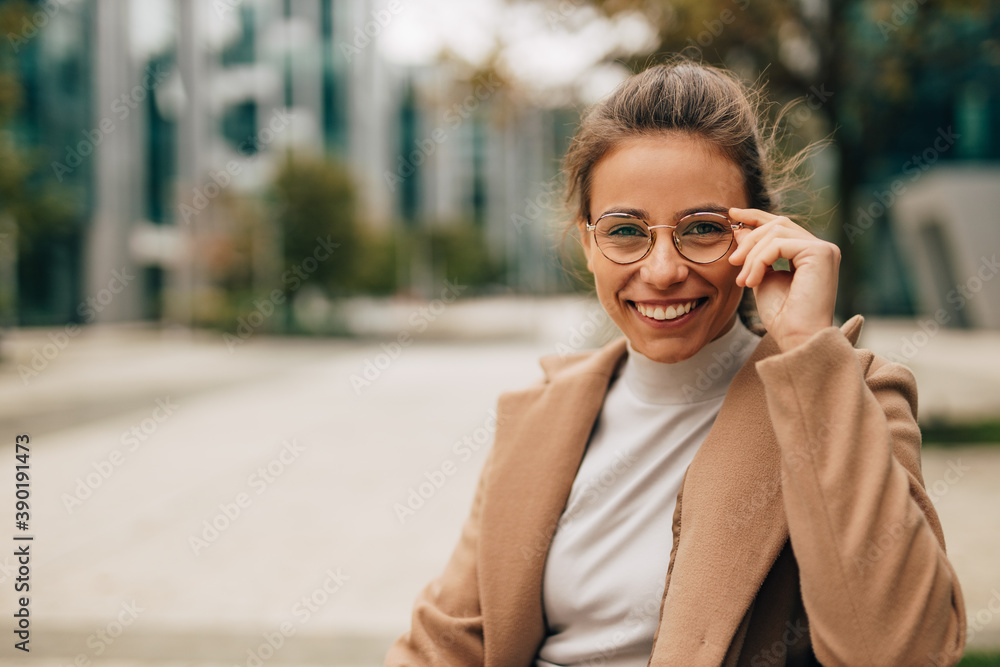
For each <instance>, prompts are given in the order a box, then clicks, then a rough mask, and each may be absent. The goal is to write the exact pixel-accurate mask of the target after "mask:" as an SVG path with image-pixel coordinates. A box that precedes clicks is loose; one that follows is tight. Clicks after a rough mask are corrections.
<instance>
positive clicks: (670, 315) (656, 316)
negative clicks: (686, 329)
mask: <svg viewBox="0 0 1000 667" xmlns="http://www.w3.org/2000/svg"><path fill="white" fill-rule="evenodd" d="M707 300H708V298H707V297H702V298H700V299H692V300H691V301H687V302H685V303H677V304H672V305H669V306H662V305H657V304H642V303H638V302H636V301H633V302H632V303H633V305H634V306H635V309H636V310H638V311H639V314H640V315H642V316H644V317H648V318H650V319H652V320H657V321H660V322H663V321H665V320H676V319H677V318H678V317H681V316H683V315H687V314H688V313H690V312H691V311H692V310H694V309H696V308H698V307H699V306H701V305H702V304H703V303H705V302H706V301H707Z"/></svg>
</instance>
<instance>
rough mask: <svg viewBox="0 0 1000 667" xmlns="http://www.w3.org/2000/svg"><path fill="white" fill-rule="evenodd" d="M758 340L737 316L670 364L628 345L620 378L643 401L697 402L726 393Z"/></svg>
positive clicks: (675, 403) (668, 402) (669, 403)
mask: <svg viewBox="0 0 1000 667" xmlns="http://www.w3.org/2000/svg"><path fill="white" fill-rule="evenodd" d="M759 342H760V338H758V337H757V336H756V335H755V334H753V333H752V332H751V331H750V330H749V329H747V328H746V326H744V325H743V322H741V321H740V319H739V318H738V317H737V318H736V322H735V324H733V326H732V327H731V328H730V329H729V331H727V332H726V333H725V334H723V335H722V336H720V337H719V338H717V339H715V340H713V341H711V342H710V343H708V344H707V345H705V346H704V347H703V348H701V349H700V350H698V352H696V353H695V354H694V356H692V357H689V358H688V359H684V360H683V361H678V362H676V363H673V364H664V363H660V362H658V361H653V360H652V359H650V358H649V357H646V356H645V355H643V354H641V353H639V352H636V351H635V350H634V349H632V344H631V343H629V345H628V359H627V360H626V362H625V366H624V368H623V370H622V374H621V378H620V379H621V380H622V381H623V382H624V383H625V385H626V386H627V387H628V388H629V390H630V391H631V392H632V393H633V394H634V395H635V396H636V398H638V399H639V400H640V401H643V402H644V403H652V404H655V405H677V404H683V403H697V402H698V401H704V400H707V399H710V398H717V397H719V396H722V395H724V394H725V393H726V391H727V390H728V388H729V383H730V382H731V381H732V379H733V377H734V376H735V375H736V373H737V371H739V370H740V367H741V366H743V364H744V363H745V362H746V360H747V359H749V358H750V355H751V353H753V351H754V348H756V347H757V343H759Z"/></svg>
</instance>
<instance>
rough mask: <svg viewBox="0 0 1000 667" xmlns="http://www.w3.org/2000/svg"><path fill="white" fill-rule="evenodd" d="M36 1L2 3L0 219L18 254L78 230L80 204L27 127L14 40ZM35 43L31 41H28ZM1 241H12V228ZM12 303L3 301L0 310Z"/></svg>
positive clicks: (16, 42)
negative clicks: (54, 172)
mask: <svg viewBox="0 0 1000 667" xmlns="http://www.w3.org/2000/svg"><path fill="white" fill-rule="evenodd" d="M30 11H32V6H31V5H29V4H28V3H26V2H22V1H18V0H15V1H14V2H5V3H0V35H4V36H5V38H4V39H2V40H0V222H3V223H5V224H7V225H12V226H13V233H14V235H15V236H16V239H17V254H18V255H21V254H24V253H25V252H28V251H30V250H31V249H32V248H33V247H35V246H36V245H37V244H38V243H40V242H41V241H43V240H47V239H51V238H52V237H54V236H60V235H65V234H67V233H68V232H70V231H71V230H72V226H73V222H74V219H75V213H76V212H77V211H76V207H75V206H74V205H73V204H72V198H70V197H67V193H66V189H65V188H64V187H61V186H60V185H59V184H58V183H57V182H56V181H55V178H54V176H53V175H52V173H51V171H50V170H49V169H48V168H47V166H46V168H43V165H44V155H43V154H42V153H43V151H42V149H41V148H40V147H36V146H33V145H31V144H30V143H29V142H28V141H27V139H26V136H25V135H26V133H25V132H24V129H23V127H22V125H23V124H22V122H21V121H22V119H21V117H20V116H21V112H22V107H23V102H24V96H25V90H24V85H23V83H22V72H21V68H22V62H21V61H20V60H19V51H20V50H22V49H23V48H24V46H23V45H22V44H21V42H22V41H25V40H23V39H21V40H18V39H12V38H11V36H15V37H16V36H17V35H19V34H20V33H21V31H22V29H23V25H24V22H25V21H26V20H27V17H28V14H29V12H30ZM28 46H29V47H30V44H29V45H28ZM0 233H3V234H4V235H5V236H4V237H3V238H0V243H5V242H10V241H11V240H12V239H10V238H7V237H8V236H9V235H10V234H11V232H7V231H2V232H0ZM7 307H10V304H0V312H3V311H4V309H5V308H7Z"/></svg>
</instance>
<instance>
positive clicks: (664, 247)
mask: <svg viewBox="0 0 1000 667" xmlns="http://www.w3.org/2000/svg"><path fill="white" fill-rule="evenodd" d="M654 233H655V234H656V239H655V242H654V243H653V247H652V249H650V251H649V254H648V255H646V256H645V257H644V258H643V259H642V261H641V262H640V266H639V278H640V279H641V280H642V281H643V282H645V283H647V284H648V285H650V286H652V287H655V288H656V289H666V288H668V287H670V286H671V285H676V284H677V283H681V282H684V281H685V280H686V279H687V277H688V268H689V267H688V264H687V261H686V260H685V259H684V258H683V257H681V254H680V253H679V252H678V251H677V247H676V246H675V245H674V237H673V235H672V234H671V233H670V230H669V229H661V230H657V231H656V232H654Z"/></svg>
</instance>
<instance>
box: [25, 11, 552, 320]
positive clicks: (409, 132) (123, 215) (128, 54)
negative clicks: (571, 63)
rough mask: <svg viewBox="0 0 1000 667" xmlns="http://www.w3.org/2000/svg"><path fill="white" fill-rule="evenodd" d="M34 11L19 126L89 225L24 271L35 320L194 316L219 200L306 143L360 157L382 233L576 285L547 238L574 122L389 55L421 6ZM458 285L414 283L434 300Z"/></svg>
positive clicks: (365, 195)
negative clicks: (385, 40)
mask: <svg viewBox="0 0 1000 667" xmlns="http://www.w3.org/2000/svg"><path fill="white" fill-rule="evenodd" d="M33 7H35V8H36V10H35V13H34V14H32V13H30V12H29V14H28V20H29V22H37V21H36V17H37V16H41V15H42V14H43V13H44V15H45V19H44V25H43V26H41V27H39V28H38V29H37V31H29V32H31V34H30V35H26V36H25V39H24V40H23V44H22V45H21V48H19V49H18V55H17V57H18V63H19V67H20V74H21V77H22V83H23V86H24V88H25V90H26V96H25V102H26V103H25V105H24V106H23V109H22V114H21V118H22V120H21V123H20V125H19V128H18V129H19V131H20V133H21V136H22V137H23V139H24V141H25V142H26V144H27V145H29V146H31V147H32V148H33V149H37V150H39V151H40V152H41V153H42V154H43V155H44V156H45V159H44V162H46V163H50V166H51V172H50V173H51V174H52V175H53V176H55V178H56V180H57V181H58V183H59V186H60V187H61V188H62V189H63V192H65V193H66V195H65V196H66V197H68V198H69V199H70V200H71V201H72V202H73V207H74V208H73V217H74V224H73V226H72V229H71V230H69V231H68V232H66V233H64V234H63V235H62V236H60V237H58V238H56V237H50V238H49V239H48V240H47V242H45V243H40V244H36V245H35V246H33V247H32V248H31V249H30V251H28V252H22V253H21V255H20V257H18V258H17V262H18V264H17V267H16V272H15V273H16V276H17V279H18V280H17V287H16V297H17V298H16V313H17V316H16V318H12V319H13V320H14V321H16V322H17V323H19V324H22V325H38V324H49V325H52V324H62V323H66V322H69V321H77V322H80V321H82V322H91V321H123V320H138V319H161V318H164V319H167V320H170V321H178V322H185V321H189V318H190V316H191V312H192V309H193V308H194V305H193V303H192V301H193V300H196V299H198V298H199V296H198V295H199V294H200V290H201V288H202V287H203V286H204V285H205V283H206V277H205V274H206V272H207V271H208V270H209V269H208V268H206V267H205V266H204V265H203V264H204V261H203V260H202V259H201V256H202V253H203V251H205V249H206V247H207V246H209V245H211V243H212V242H213V241H212V239H213V238H214V236H213V234H214V232H213V224H214V223H213V216H212V215H211V212H210V209H211V205H212V204H213V203H214V200H215V199H216V198H218V197H222V196H223V194H222V193H224V192H225V191H227V190H228V189H229V188H232V189H233V191H243V192H252V191H259V190H260V189H261V188H265V187H266V186H267V184H268V183H269V179H270V178H271V177H272V176H273V173H274V170H275V167H276V164H277V162H278V161H279V160H280V159H282V157H283V155H284V152H285V150H286V149H294V150H295V151H301V152H313V153H323V154H326V155H329V156H332V157H333V158H335V159H338V160H341V161H344V162H346V163H347V165H348V166H349V167H350V169H351V172H352V173H353V175H354V178H355V180H356V182H357V185H358V187H359V190H360V199H361V206H360V209H361V211H362V220H361V222H362V224H364V225H371V226H375V227H378V228H384V229H393V228H397V227H400V226H407V225H410V226H414V225H449V224H471V225H478V226H481V227H482V228H483V229H484V231H485V233H486V235H487V237H488V238H489V240H490V245H489V247H490V248H491V250H492V251H493V252H494V253H495V254H496V256H497V257H498V258H499V259H501V260H503V261H504V264H505V265H506V266H507V267H508V273H507V282H508V284H509V285H510V286H511V287H514V288H518V289H523V290H530V291H536V292H537V291H546V290H554V289H560V288H562V287H564V285H565V278H564V277H563V276H562V275H561V274H560V272H561V270H560V269H559V268H558V267H557V265H556V262H554V261H550V260H551V259H552V257H551V256H552V253H553V250H552V249H551V247H552V245H553V244H552V243H551V242H550V241H549V239H548V238H546V237H544V235H543V232H542V229H543V227H544V224H543V223H545V222H546V221H547V220H548V219H549V218H551V217H552V204H553V203H554V202H556V201H558V194H557V193H556V192H555V190H556V183H555V181H554V180H553V177H554V175H555V173H556V167H557V161H558V157H559V155H560V154H561V152H562V150H563V148H564V145H565V141H566V132H567V131H568V130H567V129H566V123H565V122H564V117H563V116H561V115H560V113H559V112H558V111H547V110H539V109H525V108H520V109H515V108H514V107H513V106H511V105H510V104H508V103H507V102H506V101H505V99H506V97H507V91H505V90H504V89H503V84H502V82H499V81H497V80H496V78H495V77H493V78H491V77H488V76H481V77H478V78H476V77H473V78H472V79H471V81H470V80H469V77H468V76H467V74H465V73H464V72H463V73H459V71H458V68H456V67H449V66H441V67H406V66H400V65H394V64H391V63H389V62H387V61H386V60H385V59H384V58H383V57H382V56H381V55H380V51H379V49H378V48H377V42H378V40H379V37H380V33H381V31H382V30H383V29H384V27H385V26H386V25H387V24H388V23H389V22H391V20H392V19H393V18H394V15H395V14H396V13H398V12H402V11H416V9H415V8H410V7H407V6H406V4H405V3H390V4H389V5H386V3H379V2H372V1H371V0H349V1H342V0H337V1H336V2H334V1H333V0H218V1H216V2H197V1H196V0H65V1H64V2H60V3H43V2H36V3H34V5H33ZM33 24H34V23H32V25H33ZM279 237H280V234H276V235H275V238H279ZM438 278H439V277H438V276H433V275H430V274H427V273H426V272H425V274H420V273H419V272H416V273H415V274H414V275H413V276H408V277H407V279H408V280H412V281H413V282H414V283H416V284H414V285H413V288H414V290H415V291H417V292H420V291H422V290H423V291H426V290H427V289H429V288H430V286H431V285H433V283H434V281H435V280H437V279H438ZM123 282H125V283H127V284H128V286H127V289H119V287H120V286H121V284H122V283H123ZM421 283H423V284H421ZM108 294H112V295H113V298H110V297H107V296H106V295H108ZM102 296H105V297H106V298H104V299H102ZM102 300H103V301H107V303H102Z"/></svg>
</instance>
